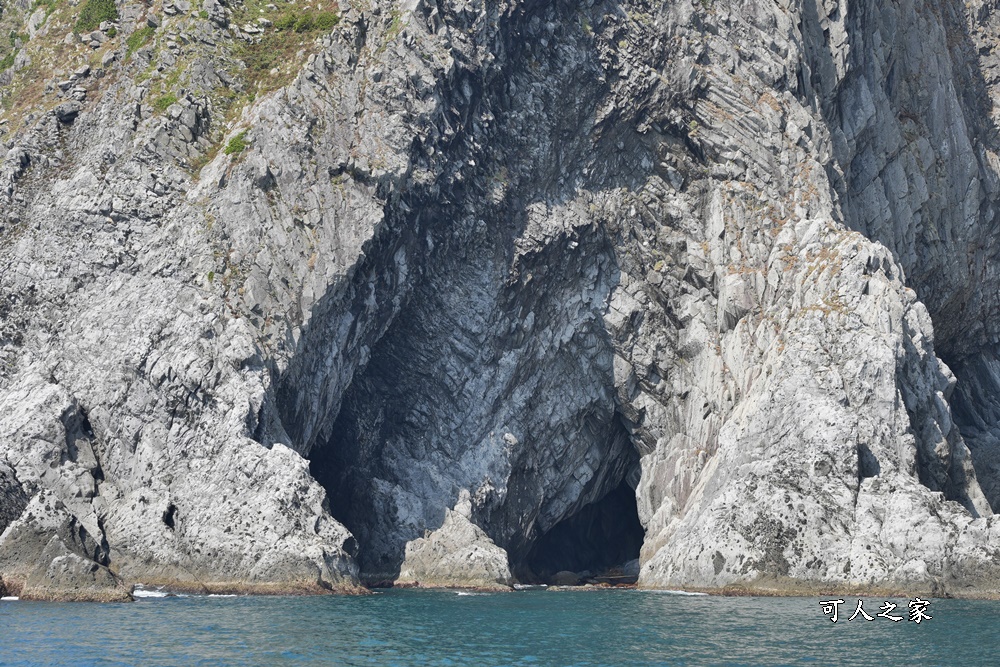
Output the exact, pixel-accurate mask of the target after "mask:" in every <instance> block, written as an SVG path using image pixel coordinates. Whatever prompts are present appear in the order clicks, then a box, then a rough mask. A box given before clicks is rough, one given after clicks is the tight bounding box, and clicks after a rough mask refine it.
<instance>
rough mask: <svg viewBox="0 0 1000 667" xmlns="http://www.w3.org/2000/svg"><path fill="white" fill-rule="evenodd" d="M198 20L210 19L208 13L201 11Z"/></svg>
mask: <svg viewBox="0 0 1000 667" xmlns="http://www.w3.org/2000/svg"><path fill="white" fill-rule="evenodd" d="M198 18H202V19H207V18H208V12H206V11H205V10H204V9H203V10H201V11H200V12H198Z"/></svg>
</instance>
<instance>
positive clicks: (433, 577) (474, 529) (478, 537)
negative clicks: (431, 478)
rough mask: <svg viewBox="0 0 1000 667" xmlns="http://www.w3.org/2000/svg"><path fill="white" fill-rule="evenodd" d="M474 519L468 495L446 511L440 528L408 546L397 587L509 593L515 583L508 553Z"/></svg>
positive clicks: (462, 496) (466, 493)
mask: <svg viewBox="0 0 1000 667" xmlns="http://www.w3.org/2000/svg"><path fill="white" fill-rule="evenodd" d="M471 515H472V502H471V499H470V497H469V493H468V492H467V491H465V492H463V493H462V495H461V496H460V497H459V501H458V504H457V505H456V506H455V509H454V510H445V518H444V523H443V524H441V527H440V528H438V529H437V530H435V531H433V532H431V533H429V534H428V535H427V536H426V537H421V538H418V539H416V540H413V541H411V542H409V543H408V544H407V545H406V557H405V558H404V559H403V564H402V566H401V567H400V572H399V577H398V578H397V579H396V583H397V584H399V585H404V586H405V585H415V586H422V587H425V588H434V587H462V588H476V589H487V590H510V587H511V584H512V583H513V579H512V577H511V574H510V567H509V566H508V564H507V552H506V551H504V550H503V549H501V548H500V547H498V546H497V545H496V544H494V543H493V540H491V539H490V538H489V536H488V535H487V534H486V533H485V532H483V530H482V528H480V527H479V526H477V525H476V524H474V523H472V521H470V520H469V519H470V517H471Z"/></svg>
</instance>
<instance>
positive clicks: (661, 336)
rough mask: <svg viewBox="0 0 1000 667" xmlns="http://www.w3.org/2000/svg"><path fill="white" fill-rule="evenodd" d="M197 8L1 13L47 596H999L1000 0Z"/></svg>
mask: <svg viewBox="0 0 1000 667" xmlns="http://www.w3.org/2000/svg"><path fill="white" fill-rule="evenodd" d="M185 4H186V3H185ZM170 7H171V9H172V11H171V12H167V11H166V7H164V8H163V13H162V14H161V13H160V12H159V11H158V10H150V9H147V8H146V7H145V5H139V4H130V3H124V4H121V5H119V6H118V13H119V20H118V22H117V24H116V25H117V26H118V28H116V33H120V34H121V37H120V38H115V37H113V36H112V37H107V35H108V34H109V33H110V30H109V29H107V27H105V28H103V29H101V30H99V31H98V32H100V33H101V34H102V35H105V38H104V41H102V38H101V37H100V36H94V35H93V34H91V36H90V37H88V40H87V41H86V42H85V43H84V42H72V40H71V39H70V38H67V39H66V40H65V42H62V41H59V40H61V39H62V37H61V36H60V35H62V34H66V30H68V28H69V24H68V23H60V22H59V21H60V20H63V19H65V16H64V15H63V14H60V13H59V11H58V10H57V11H55V12H54V13H52V14H50V15H38V16H35V14H32V15H31V16H34V17H35V18H31V17H29V16H26V15H24V14H26V12H24V11H22V10H18V11H15V12H12V13H9V14H7V15H5V16H4V17H3V21H7V22H16V21H19V20H22V19H23V21H24V22H25V25H27V24H28V22H29V21H34V23H33V24H32V25H33V26H34V28H33V30H31V31H29V33H27V34H29V35H30V38H29V39H27V40H26V41H23V42H22V41H17V44H20V46H17V47H16V48H17V51H16V54H15V55H14V56H13V57H12V58H11V59H10V60H11V65H10V66H9V68H8V69H7V70H6V71H5V72H4V73H3V74H2V75H0V77H2V78H0V85H2V86H4V87H5V88H4V89H3V91H4V92H3V93H2V95H3V99H4V100H6V101H8V102H9V104H10V105H13V106H11V108H13V109H16V110H17V113H18V116H17V117H16V118H11V117H7V116H4V118H3V120H6V121H7V123H6V124H3V125H0V127H2V128H4V129H3V130H0V131H5V132H6V134H5V135H4V141H5V142H6V150H7V153H6V157H5V159H4V160H3V163H2V165H0V207H2V210H3V211H4V214H5V216H6V217H5V219H4V220H3V221H0V225H2V229H0V266H2V267H4V270H3V271H2V273H0V406H2V410H0V531H2V532H3V534H2V535H0V554H2V555H3V556H2V559H0V576H2V577H3V580H4V581H5V582H7V586H8V588H9V587H10V586H11V583H10V582H15V585H16V586H19V587H22V588H23V590H24V591H27V592H29V593H30V591H32V590H37V591H38V593H37V595H38V596H39V597H60V596H62V597H74V596H75V595H76V593H74V591H87V592H85V593H81V594H80V595H81V596H88V595H89V596H93V597H100V596H102V595H111V596H112V597H113V595H112V594H111V593H110V592H111V591H125V592H127V587H128V585H129V584H131V583H135V582H142V583H148V584H156V585H167V586H173V587H178V588H189V589H193V590H202V591H213V590H219V591H221V590H243V591H260V592H284V591H297V592H321V591H330V590H336V591H352V590H357V586H358V585H359V583H360V582H361V581H362V580H367V581H383V580H386V579H388V580H392V579H396V578H397V577H402V578H403V579H406V580H417V581H422V582H425V581H433V582H435V583H436V584H440V585H447V584H450V583H451V584H461V583H462V582H465V583H469V582H473V581H477V582H485V581H493V582H500V583H506V582H507V577H509V571H505V569H504V568H509V569H511V570H514V571H515V572H516V571H518V569H519V567H520V566H522V565H524V564H525V563H526V562H527V559H528V558H529V556H530V554H531V553H532V548H533V546H534V545H535V544H536V543H539V541H540V540H541V539H542V538H543V537H544V536H545V535H547V534H548V533H549V532H550V531H552V530H553V529H554V528H555V527H556V526H558V525H560V524H561V522H563V521H565V520H567V519H572V517H574V516H576V515H578V514H579V513H580V512H581V511H583V510H584V508H586V507H588V506H590V507H593V506H594V505H595V503H599V502H600V501H601V500H602V499H603V498H604V497H606V496H607V495H608V494H609V493H610V492H612V491H613V490H615V489H619V488H621V486H622V484H623V483H624V484H626V485H627V486H628V487H629V488H632V489H634V490H635V498H636V503H637V511H638V517H639V520H640V521H641V525H642V528H643V530H644V532H645V537H644V542H643V546H642V550H641V555H640V560H641V564H642V567H641V572H640V575H639V584H640V585H641V586H646V587H669V588H676V587H697V588H703V589H711V590H720V589H726V588H732V587H737V588H742V589H752V590H763V589H767V590H776V591H779V592H780V591H784V592H795V591H811V590H818V589H824V590H830V589H836V588H841V589H845V590H847V589H854V590H875V589H885V590H900V591H902V590H905V591H911V592H914V593H927V592H932V593H936V594H946V593H947V594H953V595H986V596H992V595H996V594H998V593H1000V578H998V576H997V575H998V570H997V568H998V564H1000V560H998V553H997V549H998V548H1000V535H998V530H1000V525H998V524H997V522H996V520H995V519H994V517H993V507H995V506H996V504H997V502H1000V500H998V495H997V494H998V491H997V490H998V489H1000V477H998V470H1000V467H998V463H997V461H998V460H1000V459H998V458H997V451H1000V450H998V449H997V447H998V443H1000V436H998V435H997V434H998V433H1000V427H998V419H1000V410H998V409H997V398H996V390H997V388H998V386H1000V381H998V380H997V377H998V372H997V368H998V363H997V361H996V359H997V356H998V354H997V344H998V341H1000V335H998V332H997V330H996V324H995V323H996V322H997V321H1000V320H998V319H997V317H996V314H997V313H996V311H997V294H998V293H1000V292H998V290H997V286H998V284H1000V277H998V275H997V269H996V267H997V266H998V264H997V263H996V261H995V260H996V253H997V246H996V242H995V241H994V230H995V226H996V220H995V210H996V206H995V204H996V201H997V194H998V192H1000V178H998V170H1000V161H998V159H997V156H996V153H995V151H996V150H997V147H998V145H1000V142H998V135H997V132H996V123H995V119H994V114H993V111H992V104H993V96H994V95H996V94H997V90H1000V89H998V88H997V87H996V76H995V71H996V68H997V65H998V63H1000V60H998V59H997V58H996V57H995V56H994V54H993V44H992V41H991V40H992V37H991V35H995V34H996V28H997V27H998V26H1000V17H998V16H996V15H995V9H994V8H993V7H992V5H991V4H990V3H986V2H978V1H977V2H972V3H960V2H957V1H954V0H905V1H904V2H888V1H885V2H883V1H881V0H879V1H877V2H874V3H868V4H863V3H854V2H846V1H840V2H837V1H836V0H823V1H819V0H801V1H800V2H787V1H785V0H759V1H755V2H746V1H743V0H714V1H713V2H701V1H700V0H694V1H692V0H682V1H680V2H671V3H661V4H656V3H647V2H643V1H641V0H627V1H621V2H616V1H589V2H585V3H582V4H581V3H569V2H554V3H540V2H535V1H530V0H523V1H522V0H507V1H505V2H499V3H496V2H494V3H486V2H479V1H477V0H446V1H444V2H438V3H427V2H422V1H416V2H407V3H403V4H399V5H397V4H394V3H390V2H383V1H381V0H380V1H379V2H373V3H367V4H364V3H363V4H360V5H354V4H351V5H347V4H345V5H344V6H342V7H340V8H339V9H338V10H337V11H338V12H339V13H338V16H339V23H338V24H337V25H336V26H333V25H332V24H331V25H327V24H323V25H326V28H324V29H323V30H322V31H320V32H317V33H316V34H315V39H314V40H313V39H312V38H310V39H309V40H307V41H306V42H303V43H302V44H301V50H300V51H298V54H299V55H297V56H296V58H292V59H290V60H289V61H288V62H272V61H268V60H266V59H263V56H262V53H261V50H260V47H261V46H262V45H264V46H268V45H271V46H273V45H275V44H279V43H281V44H284V45H285V48H286V49H287V52H288V53H293V52H295V49H294V48H293V47H295V46H296V44H295V43H292V42H287V43H286V42H280V40H288V39H292V37H291V36H290V35H291V34H292V32H294V31H285V32H282V29H281V28H280V25H279V23H278V22H274V21H270V20H266V22H267V23H272V25H271V26H267V25H265V23H260V22H257V23H255V24H253V25H251V24H247V23H241V22H240V21H239V20H237V19H238V18H239V17H241V16H243V14H241V12H245V11H247V10H248V8H249V9H250V10H252V9H254V8H256V5H252V6H251V4H248V3H246V2H244V3H242V4H235V3H233V4H226V3H222V2H216V1H215V0H212V1H209V0H206V2H205V3H203V7H202V8H201V9H200V10H198V9H196V8H193V7H189V9H190V10H191V11H190V12H188V11H187V9H183V10H181V9H178V8H177V7H176V6H175V5H170ZM261 11H265V13H266V11H270V10H265V8H264V7H261ZM275 11H276V10H275ZM281 11H285V8H284V5H282V8H281ZM289 11H291V10H289ZM331 11H332V9H331ZM43 14H44V13H43ZM66 16H69V15H66ZM60 17H63V19H61V18H60ZM65 20H68V19H65ZM310 20H313V19H310ZM39 21H41V23H39ZM314 24H315V21H314V23H311V24H310V25H314ZM303 25H304V24H303ZM248 26H249V27H248ZM60 31H62V32H60ZM269 31H270V32H269ZM309 34H310V35H312V33H309ZM132 35H138V36H139V37H138V38H131V39H130V38H127V37H126V36H132ZM52 36H56V37H57V39H56V40H55V41H53V40H52V39H51V37H52ZM20 39H21V38H20V37H19V38H18V40H20ZM47 40H48V41H47ZM144 40H145V41H144ZM268 40H272V41H268ZM273 40H279V41H273ZM71 42H72V43H71ZM95 43H96V46H95ZM58 44H62V46H57V45H58ZM133 47H136V48H133ZM94 50H98V53H99V54H100V60H101V65H102V66H101V68H100V73H101V76H99V77H98V76H96V70H94V72H93V73H90V70H88V73H86V74H81V72H83V68H82V65H83V64H84V61H85V60H87V59H89V58H91V57H92V56H91V54H92V53H93V52H94ZM53 54H58V56H59V57H60V58H63V59H64V60H65V61H66V62H61V63H60V64H59V67H60V68H62V69H63V70H66V69H68V68H70V64H72V65H73V69H72V71H73V76H76V77H77V78H76V79H72V80H70V79H71V77H70V78H67V79H66V81H68V82H69V83H70V84H72V85H67V86H66V87H65V88H63V87H62V86H61V85H59V84H60V83H62V82H61V81H56V82H55V83H54V84H53V85H52V86H50V87H49V88H48V89H44V90H35V89H34V88H32V87H31V86H30V85H29V84H30V77H31V75H32V74H33V73H34V75H36V76H38V73H39V72H40V71H45V70H44V69H39V68H43V66H47V65H46V63H50V62H51V56H52V55H53ZM77 60H79V61H80V62H79V63H77V62H76V61H77ZM265 63H266V64H265ZM268 64H273V65H275V66H274V67H273V68H272V69H270V70H269V69H267V65H268ZM33 68H35V69H33ZM63 73H65V72H63ZM45 76H48V75H45ZM44 78H45V77H44V76H42V77H40V80H44ZM77 88H79V89H80V91H78V90H77ZM5 113H6V112H5ZM466 497H468V506H467V507H466V505H465V502H464V500H463V501H462V506H463V508H464V510H463V511H462V512H454V511H452V510H450V509H449V508H451V507H454V506H455V504H456V502H458V501H459V500H460V499H464V498H466ZM43 506H44V507H46V508H51V509H47V510H46V513H45V514H42V513H40V511H39V510H32V509H31V508H33V507H35V508H38V507H43ZM465 510H467V511H465ZM564 525H565V524H564ZM68 534H70V535H75V536H77V537H76V538H72V539H71V538H70V537H69V536H67V535H68ZM425 534H426V535H427V537H423V536H424V535H425ZM28 554H31V556H30V557H29V555H28ZM480 555H482V556H483V557H482V559H480ZM456 558H457V559H458V561H460V562H459V563H458V564H456V563H454V562H453V560H454V559H456ZM36 561H37V562H36Z"/></svg>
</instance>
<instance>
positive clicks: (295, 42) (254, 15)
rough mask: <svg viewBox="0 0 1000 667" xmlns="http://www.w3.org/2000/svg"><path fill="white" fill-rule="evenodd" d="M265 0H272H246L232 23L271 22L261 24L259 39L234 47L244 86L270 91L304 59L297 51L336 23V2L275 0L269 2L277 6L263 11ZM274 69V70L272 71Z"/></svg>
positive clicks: (281, 82) (241, 24) (284, 81)
mask: <svg viewBox="0 0 1000 667" xmlns="http://www.w3.org/2000/svg"><path fill="white" fill-rule="evenodd" d="M267 4H272V3H271V0H250V1H248V2H244V3H243V6H242V7H241V8H240V10H239V11H237V12H234V14H233V23H235V24H236V25H239V26H243V25H246V24H247V23H251V24H254V25H259V24H258V21H257V19H259V18H264V19H267V20H268V21H270V22H271V23H272V25H271V26H269V27H266V28H263V30H264V32H263V34H261V35H258V37H259V41H257V42H256V43H249V42H241V43H240V44H239V45H237V47H236V49H235V55H236V57H237V58H239V59H240V60H242V61H243V64H244V65H246V70H244V71H243V72H242V73H241V78H243V79H244V82H245V84H246V88H247V89H248V90H251V91H255V92H257V93H266V92H270V91H271V90H274V89H276V88H278V87H280V86H282V85H284V84H285V83H287V77H288V75H289V74H290V73H292V72H294V71H295V70H297V69H298V66H299V65H300V64H301V63H300V61H301V60H303V59H304V55H303V54H300V53H299V52H300V51H302V50H303V49H304V48H305V47H307V46H308V45H309V44H311V43H312V42H313V41H314V40H315V39H316V38H317V37H318V36H320V35H322V34H324V33H327V32H330V31H331V30H333V28H334V27H336V26H337V24H338V23H340V13H339V11H338V7H337V3H336V2H334V1H331V0H322V1H321V2H318V3H316V5H315V6H312V7H297V6H295V5H291V4H289V3H287V2H283V1H281V0H278V1H277V2H273V4H275V5H277V7H278V9H277V10H274V11H267V10H266V8H265V7H266V5H267ZM261 10H264V11H263V12H262V11H261ZM275 69H277V70H278V72H276V73H274V74H272V70H275Z"/></svg>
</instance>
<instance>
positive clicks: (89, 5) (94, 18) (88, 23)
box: [73, 0, 118, 33]
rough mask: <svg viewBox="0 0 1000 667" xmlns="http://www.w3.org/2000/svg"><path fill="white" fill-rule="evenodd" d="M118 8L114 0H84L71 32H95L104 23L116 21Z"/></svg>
mask: <svg viewBox="0 0 1000 667" xmlns="http://www.w3.org/2000/svg"><path fill="white" fill-rule="evenodd" d="M117 20H118V7H116V6H115V0H86V2H84V3H83V7H82V8H81V9H80V16H79V17H78V18H77V19H76V25H75V26H74V27H73V30H74V31H75V32H77V33H81V32H90V31H91V30H96V29H97V28H98V26H100V25H101V23H103V22H104V21H117Z"/></svg>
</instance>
